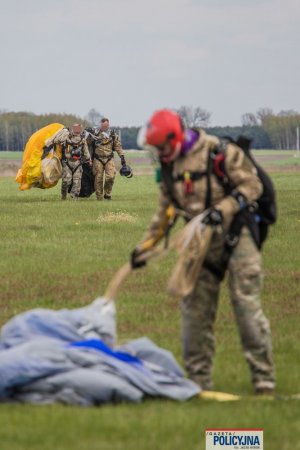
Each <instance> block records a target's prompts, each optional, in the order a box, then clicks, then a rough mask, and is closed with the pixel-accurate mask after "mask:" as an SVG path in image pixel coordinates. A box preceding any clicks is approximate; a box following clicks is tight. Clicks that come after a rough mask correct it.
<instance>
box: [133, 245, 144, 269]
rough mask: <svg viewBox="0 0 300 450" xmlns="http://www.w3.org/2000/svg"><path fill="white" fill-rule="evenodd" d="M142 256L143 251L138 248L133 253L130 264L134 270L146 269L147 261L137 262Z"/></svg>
mask: <svg viewBox="0 0 300 450" xmlns="http://www.w3.org/2000/svg"><path fill="white" fill-rule="evenodd" d="M141 254H142V252H141V250H140V249H139V248H138V247H136V248H135V249H134V250H133V252H132V253H131V257H130V263H131V267H132V269H139V268H140V267H144V266H145V265H146V261H137V259H138V257H139V256H140V255H141Z"/></svg>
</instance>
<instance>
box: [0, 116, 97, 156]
mask: <svg viewBox="0 0 300 450" xmlns="http://www.w3.org/2000/svg"><path fill="white" fill-rule="evenodd" d="M76 122H79V123H82V124H83V125H84V126H86V125H88V122H87V121H85V120H83V119H82V118H80V117H78V116H74V115H72V114H41V115H36V114H33V113H28V112H0V151H3V150H11V151H23V150H24V147H25V144H26V142H27V141H28V139H29V138H30V136H31V135H32V134H33V133H34V132H35V131H37V130H39V129H40V128H43V127H45V126H46V125H49V124H50V123H61V124H62V125H65V126H67V127H69V126H71V125H72V124H73V123H76Z"/></svg>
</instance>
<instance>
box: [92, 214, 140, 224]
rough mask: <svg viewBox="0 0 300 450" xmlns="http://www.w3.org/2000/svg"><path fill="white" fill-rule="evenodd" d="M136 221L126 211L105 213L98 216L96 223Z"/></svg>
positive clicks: (135, 218) (133, 216) (135, 217)
mask: <svg viewBox="0 0 300 450" xmlns="http://www.w3.org/2000/svg"><path fill="white" fill-rule="evenodd" d="M136 221H137V216H135V215H133V214H129V213H128V212H126V211H117V212H107V213H105V214H100V215H99V217H98V218H97V220H96V222H97V223H99V224H102V223H121V222H123V223H134V222H136Z"/></svg>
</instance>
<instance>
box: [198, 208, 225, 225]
mask: <svg viewBox="0 0 300 450" xmlns="http://www.w3.org/2000/svg"><path fill="white" fill-rule="evenodd" d="M223 219H224V217H223V213H222V211H220V210H219V209H216V208H210V210H209V212H208V214H207V215H206V216H205V217H204V219H203V223H205V224H207V225H212V226H215V227H216V226H218V225H221V224H222V223H223Z"/></svg>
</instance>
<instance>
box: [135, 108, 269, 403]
mask: <svg viewBox="0 0 300 450" xmlns="http://www.w3.org/2000/svg"><path fill="white" fill-rule="evenodd" d="M139 145H140V146H142V147H144V148H145V149H147V148H148V149H149V150H150V151H151V152H152V153H153V155H154V156H155V157H156V158H157V159H158V161H159V168H158V174H157V175H158V177H157V178H158V181H159V182H160V188H161V190H160V199H159V207H158V210H157V212H156V214H155V215H154V217H153V219H152V222H151V224H150V226H149V229H148V231H147V233H146V235H145V236H144V238H143V240H142V241H141V242H140V243H139V244H138V245H137V246H136V247H135V249H134V250H133V252H132V253H131V267H132V268H133V269H137V268H139V267H142V266H143V265H145V263H146V261H147V256H145V255H147V254H149V253H151V251H152V252H154V251H155V248H156V245H157V244H158V243H159V241H161V240H162V239H163V238H164V237H167V236H168V232H169V230H170V227H172V226H173V224H174V223H175V221H176V218H177V217H178V216H183V217H184V219H185V220H186V222H189V223H188V224H187V225H186V227H185V229H186V230H185V229H183V230H185V231H187V232H188V233H185V235H184V236H183V241H184V242H185V244H186V245H185V247H186V248H187V251H185V252H184V253H183V254H182V255H181V256H183V258H181V256H180V257H179V259H178V262H179V263H180V264H179V265H178V264H177V266H176V269H175V271H174V272H173V277H172V283H171V285H169V292H171V293H173V295H176V294H177V295H180V296H181V298H182V308H181V312H182V334H183V336H182V338H183V358H184V363H185V367H186V370H187V372H188V374H189V377H190V378H191V379H192V380H193V381H195V382H196V383H198V384H199V385H200V386H201V387H202V389H204V390H212V388H213V381H212V367H213V356H214V351H215V345H214V341H215V339H214V333H213V327H214V322H215V319H216V313H217V307H218V298H219V292H220V283H221V281H222V280H223V278H224V276H225V273H226V272H228V275H229V277H228V279H229V292H230V298H231V303H232V306H233V309H234V312H235V317H236V321H237V324H238V328H239V333H240V338H241V343H242V347H243V351H244V355H245V358H246V360H247V363H248V365H249V368H250V372H251V381H252V384H253V387H254V391H255V393H256V394H269V393H272V392H273V390H274V388H275V377H274V364H273V358H272V340H271V332H270V326H269V321H268V320H267V318H266V317H265V315H264V313H263V311H262V308H261V304H260V292H261V286H262V283H261V281H262V270H261V253H260V249H261V247H262V244H263V241H264V239H265V238H266V236H267V229H266V227H267V226H268V225H269V224H271V223H274V222H275V220H276V208H274V209H273V210H272V209H271V210H270V211H269V212H270V213H271V214H265V212H266V211H265V210H266V206H268V205H267V203H268V202H263V201H262V199H263V197H264V194H265V193H266V192H267V189H265V188H266V187H267V185H266V183H264V180H263V179H262V177H261V175H260V173H259V172H258V170H257V168H256V167H255V164H254V163H253V162H252V161H251V158H250V157H249V156H248V155H247V152H246V151H244V150H243V148H241V146H239V145H237V144H236V143H235V142H229V141H228V140H227V141H222V140H220V139H218V138H217V137H215V136H209V135H207V134H206V133H205V131H204V130H202V129H200V130H199V129H185V127H184V125H183V123H182V120H181V118H180V116H179V115H178V114H177V113H176V112H174V111H171V110H168V109H163V110H160V111H157V112H155V113H154V114H153V115H152V117H151V118H150V119H149V121H148V123H147V125H146V127H145V128H144V129H143V130H141V132H140V136H139ZM265 191H266V192H265ZM274 202H275V198H274ZM264 216H265V217H264ZM260 222H264V227H263V228H261V227H260V226H259V223H260ZM204 234H206V238H205V239H204V240H205V242H203V235H204ZM198 244H199V245H198ZM201 246H202V247H201ZM199 258H202V260H201V264H199V261H198V260H199ZM187 281H188V282H187Z"/></svg>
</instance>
